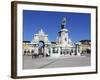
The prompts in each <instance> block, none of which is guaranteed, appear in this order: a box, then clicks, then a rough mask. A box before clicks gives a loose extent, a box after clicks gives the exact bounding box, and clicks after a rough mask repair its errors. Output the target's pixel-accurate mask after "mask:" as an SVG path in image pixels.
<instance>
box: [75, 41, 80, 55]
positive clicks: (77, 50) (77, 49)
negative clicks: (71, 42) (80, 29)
mask: <svg viewBox="0 0 100 80" xmlns="http://www.w3.org/2000/svg"><path fill="white" fill-rule="evenodd" d="M79 47H80V43H79V42H78V43H76V55H78V56H80V48H79Z"/></svg>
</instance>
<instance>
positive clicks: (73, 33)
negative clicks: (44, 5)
mask: <svg viewBox="0 0 100 80" xmlns="http://www.w3.org/2000/svg"><path fill="white" fill-rule="evenodd" d="M63 17H66V20H67V23H66V27H65V28H67V29H68V30H69V37H70V38H71V40H72V41H73V42H77V41H80V40H84V39H91V36H90V32H91V31H90V30H91V29H90V28H91V25H90V24H91V22H90V21H91V14H89V13H73V12H72V13H71V12H50V11H49V12H48V11H33V10H23V40H24V41H31V40H32V37H33V35H34V34H36V33H38V31H39V30H40V29H43V31H44V32H45V33H46V34H48V38H49V40H50V41H55V40H56V38H57V36H58V32H59V31H60V28H61V21H62V18H63Z"/></svg>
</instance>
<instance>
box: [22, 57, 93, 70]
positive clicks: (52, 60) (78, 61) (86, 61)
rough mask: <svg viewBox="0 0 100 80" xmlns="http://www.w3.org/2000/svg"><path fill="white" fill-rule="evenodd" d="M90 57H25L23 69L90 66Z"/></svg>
mask: <svg viewBox="0 0 100 80" xmlns="http://www.w3.org/2000/svg"><path fill="white" fill-rule="evenodd" d="M90 65H91V61H90V56H60V57H40V58H33V59H32V56H23V69H41V68H58V67H59V68H61V67H82V66H90Z"/></svg>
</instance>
